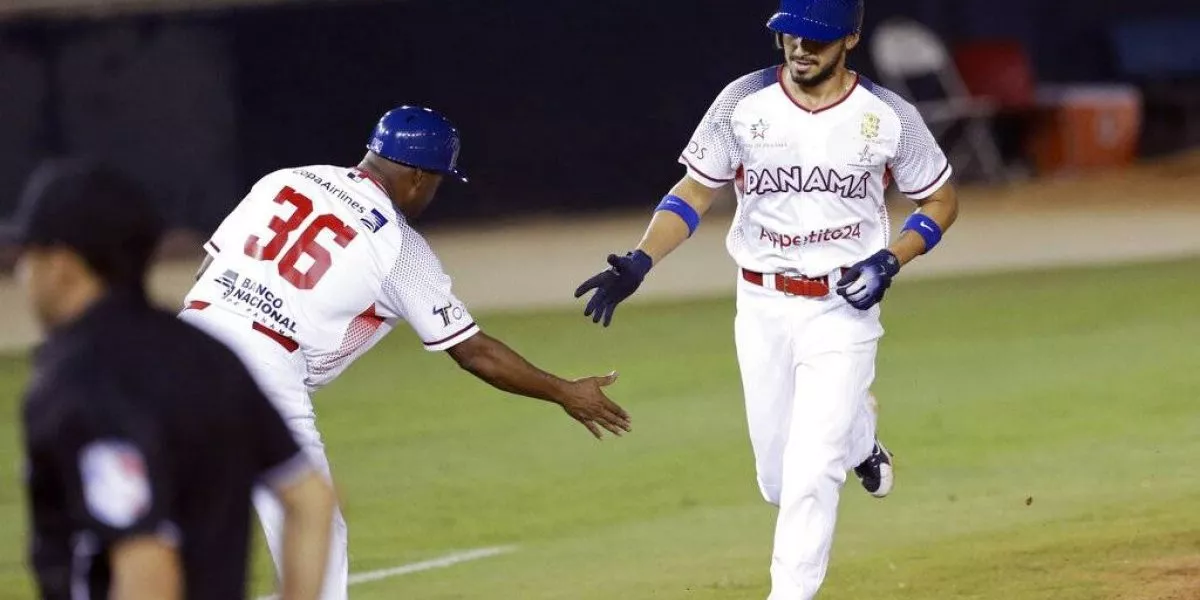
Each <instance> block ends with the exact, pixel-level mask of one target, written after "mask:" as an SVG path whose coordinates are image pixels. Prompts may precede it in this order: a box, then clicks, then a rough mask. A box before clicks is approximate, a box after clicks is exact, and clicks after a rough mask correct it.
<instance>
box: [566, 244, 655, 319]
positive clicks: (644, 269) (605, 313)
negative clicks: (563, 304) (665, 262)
mask: <svg viewBox="0 0 1200 600" xmlns="http://www.w3.org/2000/svg"><path fill="white" fill-rule="evenodd" d="M608 264H609V267H610V268H609V269H608V270H606V271H603V272H601V273H599V274H597V275H595V276H593V277H592V278H590V279H588V280H587V281H585V282H583V284H581V285H580V286H579V287H578V288H577V289H576V290H575V297H576V298H579V297H581V296H583V295H584V294H586V293H588V292H590V291H592V290H596V293H595V294H593V295H592V297H591V299H590V300H588V303H587V307H586V308H584V310H583V314H584V316H587V317H591V318H592V322H593V323H599V322H600V321H601V320H603V321H604V326H605V327H608V325H609V324H610V323H612V317H613V313H614V312H616V310H617V305H618V304H620V303H621V302H622V301H623V300H625V299H626V298H628V297H630V296H631V295H633V293H634V292H636V291H637V289H638V287H639V286H641V285H642V281H643V280H644V279H645V278H646V273H649V272H650V267H652V266H654V260H653V259H651V258H650V255H649V254H646V253H645V252H643V251H641V250H634V251H633V252H630V253H628V254H626V255H625V256H617V255H615V254H610V255H608Z"/></svg>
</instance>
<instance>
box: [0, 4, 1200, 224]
mask: <svg viewBox="0 0 1200 600" xmlns="http://www.w3.org/2000/svg"><path fill="white" fill-rule="evenodd" d="M774 7H775V2H774V0H744V1H743V0H739V1H736V2H734V1H731V0H655V1H654V2H646V1H644V0H607V1H604V2H581V1H579V0H505V1H484V0H410V1H384V0H377V1H353V0H345V1H330V0H325V1H309V2H299V1H297V2H283V1H279V0H275V1H271V0H259V1H245V2H238V1H236V0H208V1H191V2H187V1H183V0H179V1H171V0H163V1H160V2H151V1H148V0H108V1H106V2H104V1H99V0H4V2H3V3H0V189H2V190H4V191H3V192H2V193H0V220H2V219H3V218H4V217H5V216H6V215H8V214H10V213H11V211H12V210H13V205H14V202H15V196H16V193H17V191H18V190H19V187H20V185H21V183H22V182H23V180H24V178H25V177H26V175H27V174H28V173H29V171H30V170H31V169H32V168H33V166H34V165H35V164H36V163H37V161H38V160H40V159H42V158H45V157H48V156H54V155H60V154H66V153H70V154H92V155H97V154H99V155H104V156H106V157H108V158H109V159H110V160H113V161H115V162H117V163H118V164H119V165H120V166H121V167H123V168H124V169H126V170H128V171H130V172H131V173H134V174H135V175H136V176H137V177H139V178H140V179H141V180H142V181H143V182H145V184H146V185H147V186H149V187H150V188H151V189H153V190H154V191H155V192H156V194H157V195H158V196H159V197H161V199H162V202H163V203H164V212H165V213H166V215H167V216H168V218H169V219H170V220H171V221H172V222H173V223H174V224H175V225H176V226H177V227H179V228H183V229H190V230H196V231H202V232H203V231H207V230H209V229H211V228H212V227H214V226H215V225H216V223H217V222H218V221H219V219H220V218H221V217H222V216H223V215H224V214H225V213H226V212H227V211H228V209H229V208H230V207H231V206H232V205H233V204H234V203H236V202H237V200H238V199H239V198H240V197H241V195H242V193H243V191H244V190H245V189H246V187H247V186H248V185H249V184H250V183H251V182H253V181H254V180H255V179H256V178H257V177H259V176H261V175H263V174H265V173H267V172H269V171H271V170H274V169H277V168H281V167H285V166H293V165H297V164H311V163H334V164H352V163H354V162H356V161H357V160H358V158H359V157H360V155H361V153H362V151H363V148H362V145H363V143H364V142H365V137H366V135H367V133H368V131H369V129H370V127H371V125H372V124H373V122H374V120H375V119H376V118H377V117H378V115H379V114H381V113H382V112H383V111H385V110H386V109H388V108H390V107H392V106H394V105H398V104H404V103H420V104H426V105H430V106H433V107H436V108H438V109H440V110H442V111H444V112H445V113H447V114H448V115H449V116H450V117H451V118H452V119H453V120H455V121H456V122H457V123H458V124H459V126H460V128H461V129H462V131H463V135H464V152H463V157H462V162H463V166H464V168H465V169H466V170H467V171H468V173H469V174H471V175H472V182H471V184H470V185H469V186H446V188H445V190H444V197H443V201H441V202H439V203H437V204H436V205H435V207H434V209H433V211H432V213H431V214H430V219H432V220H434V221H442V222H445V221H462V220H467V221H470V220H474V221H492V220H496V219H500V218H509V217H514V216H519V215H527V214H535V213H542V214H545V213H560V212H577V211H602V210H609V209H615V208H621V207H649V206H650V205H651V204H652V203H653V201H654V198H656V197H657V195H658V194H660V193H661V191H662V190H663V189H664V188H665V187H666V186H668V185H669V184H670V183H671V182H672V181H673V180H674V179H676V178H677V177H678V176H679V174H680V169H679V168H678V167H677V166H676V165H675V162H674V160H675V157H676V155H677V153H678V152H679V150H680V149H681V147H682V145H683V144H684V143H685V142H686V140H687V138H688V136H689V135H690V133H691V130H692V128H693V127H694V126H695V124H696V123H697V122H698V120H699V118H700V117H701V115H702V114H703V112H704V110H705V109H706V108H707V106H708V104H709V103H710V102H711V100H712V99H713V97H715V95H716V94H717V92H718V91H719V90H720V89H721V88H722V87H723V86H724V85H725V84H726V83H727V82H728V81H730V80H731V79H733V78H734V77H736V76H738V75H740V74H742V73H745V72H749V71H751V70H753V69H756V68H759V67H761V66H764V65H769V64H773V63H774V62H776V61H777V51H776V50H774V48H773V46H772V43H771V40H770V36H769V34H768V33H767V31H766V30H765V28H764V27H763V24H764V22H765V20H766V18H767V16H768V15H769V14H770V13H771V12H772V10H773V9H774ZM901 15H903V16H906V17H909V18H912V19H914V20H916V21H918V22H920V23H922V24H924V25H925V26H927V27H929V28H930V30H931V31H932V32H933V33H934V34H935V35H936V37H937V39H938V40H939V41H940V42H942V43H944V44H945V45H946V47H947V48H948V49H949V51H950V52H951V56H952V57H953V59H954V60H953V64H952V65H950V67H951V68H953V67H962V68H961V69H954V70H956V75H959V76H961V80H962V81H963V82H965V85H966V87H967V88H968V89H967V93H968V94H969V95H971V96H973V97H975V98H976V99H978V98H979V97H984V98H985V99H986V100H988V102H989V104H990V108H988V109H987V110H986V111H984V112H983V113H982V114H983V115H984V116H986V117H988V118H987V120H986V129H987V134H988V135H989V136H993V137H994V140H985V145H986V144H987V143H992V142H995V144H996V147H998V148H999V150H1000V153H1001V155H1002V159H1003V162H1004V165H1005V168H1004V171H1003V173H1002V174H997V173H994V172H988V171H987V170H986V169H985V170H982V171H980V172H979V173H978V175H979V176H981V177H982V176H989V177H991V178H993V179H995V178H997V177H1000V178H1005V177H1009V176H1011V175H1012V174H1013V173H1022V172H1037V173H1053V172H1058V171H1062V170H1071V169H1075V168H1084V167H1090V168H1101V169H1104V168H1111V167H1114V166H1120V165H1121V164H1125V163H1128V162H1129V161H1131V160H1133V159H1134V157H1135V155H1140V156H1150V155H1156V154H1161V153H1167V152H1173V151H1177V150H1181V149H1184V148H1187V147H1189V146H1193V145H1195V144H1196V143H1197V141H1198V140H1200V131H1198V130H1200V127H1197V126H1196V124H1197V123H1198V122H1200V117H1198V115H1200V93H1197V91H1198V90H1197V88H1198V86H1197V85H1196V83H1197V81H1200V47H1198V46H1197V43H1200V8H1198V7H1197V4H1196V2H1195V0H1140V1H1138V2H1096V1H1095V0H1056V1H1053V2H1048V1H1045V0H1007V1H1005V2H996V1H995V0H887V1H886V2H885V1H882V0H868V9H867V24H866V25H867V39H868V40H871V39H872V36H873V35H874V34H875V33H876V32H877V30H878V28H879V26H880V25H881V24H882V23H884V22H886V21H888V20H889V19H891V18H893V17H897V16H901ZM1189 19H1190V20H1189ZM868 46H869V44H864V47H862V48H861V49H860V50H859V51H857V52H856V53H855V54H854V55H853V58H852V62H853V66H854V67H855V68H857V69H859V70H860V71H861V72H863V73H864V74H865V75H867V76H870V77H875V76H877V75H879V73H878V69H877V68H876V66H877V65H876V61H873V60H872V56H871V51H870V48H869V47H868ZM1098 83H1102V84H1105V85H1103V86H1100V87H1097V86H1096V85H1095V84H1098ZM1113 83H1122V84H1126V85H1124V86H1119V87H1113V86H1112V85H1111V84H1113ZM1064 84H1068V85H1067V86H1066V87H1063V85H1064ZM1081 84H1088V85H1081ZM912 89H913V90H914V91H913V92H912V93H913V94H914V95H916V94H918V93H920V90H921V89H923V88H922V87H921V86H920V85H914V86H913V88H912ZM1019 89H1024V92H1022V93H1021V94H1018V95H1017V97H997V95H1000V96H1004V95H1005V94H1006V93H1007V92H1013V91H1014V90H1019ZM1008 95H1009V96H1011V95H1012V94H1008ZM946 135H954V132H953V131H950V130H948V131H947V132H946ZM968 137H970V136H969V135H968ZM974 141H975V142H979V141H980V140H974ZM977 150H979V147H978V145H977V144H968V146H967V151H968V153H971V152H975V151H977ZM962 172H963V174H964V175H966V176H970V175H972V173H973V171H971V170H965V169H964V170H963V171H962Z"/></svg>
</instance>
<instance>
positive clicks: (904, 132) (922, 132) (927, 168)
mask: <svg viewBox="0 0 1200 600" xmlns="http://www.w3.org/2000/svg"><path fill="white" fill-rule="evenodd" d="M860 84H861V85H862V86H863V87H864V88H865V89H867V90H868V91H870V92H871V93H872V94H874V95H875V97H877V98H879V99H880V100H882V101H883V103H884V104H886V105H887V106H888V108H890V109H892V112H894V113H896V118H898V119H899V120H900V141H899V144H898V146H897V148H896V157H895V159H893V160H892V163H891V165H889V166H890V167H891V171H892V176H893V177H894V178H895V179H896V187H898V188H899V189H900V192H901V193H903V194H905V195H908V196H915V195H920V194H924V193H926V192H928V191H929V188H930V187H931V186H933V185H934V184H936V183H937V182H938V181H941V179H942V177H943V176H945V175H946V172H947V171H948V170H949V169H950V162H949V160H947V159H946V155H945V154H944V153H943V152H942V148H941V147H940V146H938V143H937V140H935V139H934V138H933V134H932V133H930V132H929V127H928V126H927V125H925V120H924V119H923V118H921V113H920V112H918V111H917V109H916V107H914V106H913V105H912V104H910V103H909V102H908V101H907V100H905V99H904V98H901V97H900V95H899V94H897V93H895V92H893V91H891V90H889V89H887V88H885V87H883V86H881V85H878V84H876V83H875V82H873V81H871V80H869V79H867V78H865V77H863V78H861V79H860Z"/></svg>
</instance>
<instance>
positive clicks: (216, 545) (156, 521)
mask: <svg viewBox="0 0 1200 600" xmlns="http://www.w3.org/2000/svg"><path fill="white" fill-rule="evenodd" d="M24 420H25V432H26V439H25V444H26V452H27V454H26V456H27V457H28V461H29V462H28V467H27V468H28V471H27V476H28V477H29V486H28V487H29V490H30V494H31V498H30V500H31V501H30V506H31V509H32V511H33V528H34V531H33V533H32V539H31V548H30V552H31V558H32V565H33V568H34V570H35V571H36V575H37V580H38V586H39V588H40V591H41V595H42V597H43V598H47V599H51V600H56V599H60V598H61V599H64V600H66V599H71V600H79V599H80V598H89V599H97V598H99V599H102V598H107V597H108V588H109V583H110V571H109V559H108V553H109V551H110V549H111V548H113V546H114V545H115V544H117V543H118V542H120V541H121V540H123V539H127V538H131V537H135V536H144V535H152V536H158V537H159V538H160V539H164V540H167V541H168V542H169V543H171V544H174V545H175V546H176V548H177V549H178V551H179V556H180V561H181V567H182V574H183V577H184V583H183V588H184V591H185V597H187V598H189V599H192V600H198V599H208V598H212V599H220V600H228V599H230V598H244V597H245V594H246V562H247V561H246V559H247V554H248V551H249V540H250V529H249V527H250V510H251V509H250V493H251V489H252V487H253V486H254V485H255V484H256V483H262V484H265V485H268V486H272V487H278V486H280V485H284V484H286V483H288V482H289V481H294V478H296V477H299V476H300V475H302V474H304V473H306V472H308V469H309V468H310V467H309V465H308V463H307V462H306V461H305V459H304V458H303V455H302V454H301V453H300V449H299V448H298V447H297V446H296V443H295V442H294V441H293V440H292V437H291V435H290V434H289V433H288V430H287V427H286V426H285V425H284V423H283V421H282V419H281V418H280V416H279V414H278V413H277V412H276V411H275V409H274V408H273V407H272V406H271V405H270V404H269V403H268V401H267V399H266V398H265V397H264V396H263V395H262V393H261V392H260V391H259V389H258V387H257V386H256V385H255V384H254V382H253V380H251V378H250V375H249V374H248V373H247V371H246V370H245V368H244V367H243V366H242V364H241V362H239V360H238V359H237V357H236V356H234V354H233V353H232V352H230V351H229V350H227V349H226V348H225V347H224V346H222V345H220V344H219V343H218V342H216V341H214V340H212V339H211V338H209V337H207V336H206V335H204V334H203V333H200V332H199V331H197V330H195V329H193V328H191V327H190V326H188V325H187V324H185V323H182V322H180V321H179V320H177V319H176V318H175V317H174V316H173V315H170V314H167V313H165V312H161V311H158V310H156V309H152V308H150V307H148V306H147V305H146V302H145V301H144V300H143V299H141V298H140V297H138V296H135V295H123V294H116V293H113V294H110V295H109V296H108V297H106V298H105V299H103V300H101V301H100V302H99V303H97V304H96V305H94V306H93V307H91V308H90V309H89V310H88V311H87V313H86V314H84V315H83V316H82V317H81V318H80V319H78V320H76V321H75V322H73V323H71V324H69V325H67V326H65V327H63V328H62V329H60V330H59V331H56V332H54V333H53V334H52V336H51V338H50V339H49V340H48V341H47V343H46V344H45V345H44V346H43V347H42V348H40V349H39V350H38V351H37V354H36V357H35V365H34V374H33V380H32V382H31V383H30V389H29V391H28V393H27V397H26V400H25V405H24Z"/></svg>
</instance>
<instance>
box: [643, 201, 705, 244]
mask: <svg viewBox="0 0 1200 600" xmlns="http://www.w3.org/2000/svg"><path fill="white" fill-rule="evenodd" d="M654 211H655V212H661V211H666V212H670V213H675V214H676V215H678V216H679V218H680V219H683V222H684V223H686V224H687V227H688V237H691V236H692V234H693V233H695V232H696V228H697V227H699V226H700V213H697V212H696V209H694V208H692V205H691V204H688V203H687V202H686V201H684V199H683V198H680V197H679V196H675V195H673V194H667V196H666V197H664V198H663V199H662V202H659V203H658V208H655V209H654Z"/></svg>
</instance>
